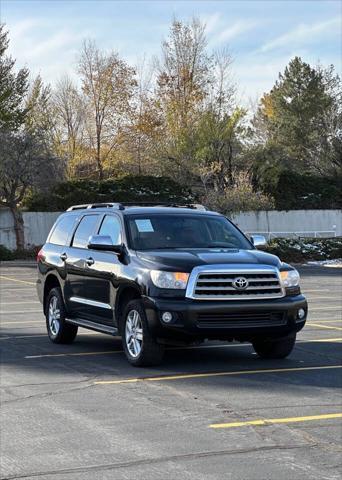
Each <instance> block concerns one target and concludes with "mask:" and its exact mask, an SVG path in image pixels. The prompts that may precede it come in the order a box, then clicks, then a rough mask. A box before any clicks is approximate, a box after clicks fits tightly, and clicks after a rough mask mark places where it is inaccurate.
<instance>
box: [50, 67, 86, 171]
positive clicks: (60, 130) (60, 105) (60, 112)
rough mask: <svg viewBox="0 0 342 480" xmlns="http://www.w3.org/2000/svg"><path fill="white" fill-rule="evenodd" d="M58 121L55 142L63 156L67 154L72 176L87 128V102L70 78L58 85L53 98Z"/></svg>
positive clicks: (65, 77)
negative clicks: (85, 128)
mask: <svg viewBox="0 0 342 480" xmlns="http://www.w3.org/2000/svg"><path fill="white" fill-rule="evenodd" d="M52 103H53V109H54V114H55V119H56V125H55V142H56V143H57V144H58V146H57V149H58V151H59V153H60V154H61V155H63V154H66V157H67V160H68V173H69V175H71V176H72V173H73V168H74V164H75V162H76V160H77V153H78V149H79V148H81V149H82V142H83V140H84V127H85V114H86V108H85V102H84V99H83V97H82V95H81V93H80V92H79V91H78V90H77V87H76V86H75V84H74V83H73V82H72V80H71V79H70V78H69V77H68V76H64V77H63V78H61V79H60V80H59V82H58V83H57V85H56V89H55V91H54V94H53V97H52Z"/></svg>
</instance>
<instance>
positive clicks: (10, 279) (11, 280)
mask: <svg viewBox="0 0 342 480" xmlns="http://www.w3.org/2000/svg"><path fill="white" fill-rule="evenodd" d="M1 278H3V279H5V280H9V281H10V282H17V283H24V284H26V285H35V284H36V282H28V281H26V280H19V279H18V278H11V277H7V276H6V275H0V279H1Z"/></svg>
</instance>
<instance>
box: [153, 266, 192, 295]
mask: <svg viewBox="0 0 342 480" xmlns="http://www.w3.org/2000/svg"><path fill="white" fill-rule="evenodd" d="M151 278H152V282H153V283H154V285H155V286H156V287H159V288H174V289H178V290H181V289H185V288H186V285H187V283H188V279H189V274H188V273H183V272H161V271H159V270H152V271H151Z"/></svg>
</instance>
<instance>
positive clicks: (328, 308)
mask: <svg viewBox="0 0 342 480" xmlns="http://www.w3.org/2000/svg"><path fill="white" fill-rule="evenodd" d="M300 272H301V275H302V290H303V292H304V293H305V294H306V295H307V297H308V300H309V311H310V314H309V320H308V323H307V325H306V327H305V328H304V330H303V331H302V332H300V333H299V335H298V343H297V345H296V348H295V350H294V352H293V353H292V355H291V356H290V357H289V358H288V359H286V360H280V361H279V360H277V361H275V360H260V359H258V357H257V356H256V355H255V354H254V353H253V349H252V347H251V346H250V345H248V344H243V345H240V344H215V343H208V344H205V345H203V346H197V347H191V348H177V349H169V350H168V352H167V355H166V358H165V361H164V363H163V365H161V366H160V367H157V368H150V369H137V368H134V367H132V366H130V365H129V364H128V363H127V361H126V359H125V357H124V354H123V353H122V349H121V343H120V339H119V338H112V337H110V336H105V335H102V334H97V333H92V332H90V331H87V330H83V329H80V330H79V334H78V337H77V340H76V342H75V343H74V344H72V345H53V344H52V343H50V341H49V340H48V338H47V336H46V333H45V323H44V318H43V315H42V309H41V305H40V303H39V302H38V299H37V296H36V291H35V277H36V270H35V268H34V267H28V266H26V267H14V266H2V267H0V301H1V306H0V315H1V338H0V348H1V362H2V368H1V379H0V384H1V437H0V440H1V443H0V453H1V479H3V480H4V479H16V478H25V479H37V478H38V479H40V478H41V479H47V480H49V479H54V480H62V479H63V480H64V479H65V480H69V479H82V480H88V479H89V480H90V479H91V480H93V479H101V480H103V479H135V480H139V479H143V480H153V479H185V480H187V479H206V480H207V479H208V480H209V479H215V480H216V479H222V480H223V479H224V480H227V479H234V480H237V479H241V480H249V479H251V480H252V479H253V480H267V479H276V480H283V479H284V480H285V479H286V480H288V479H294V480H297V479H298V480H299V479H329V480H330V479H336V480H337V479H340V478H341V475H342V472H341V460H342V447H341V440H342V397H341V384H342V381H341V379H342V370H341V368H342V362H341V358H342V356H341V352H342V317H341V311H342V305H341V303H342V302H341V292H342V289H341V287H342V280H341V279H342V277H341V269H338V268H327V267H307V266H304V267H302V268H301V269H300Z"/></svg>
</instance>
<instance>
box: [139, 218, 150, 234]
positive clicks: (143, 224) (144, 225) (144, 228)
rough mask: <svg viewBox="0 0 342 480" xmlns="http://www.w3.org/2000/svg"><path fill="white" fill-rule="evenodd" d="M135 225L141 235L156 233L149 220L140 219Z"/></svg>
mask: <svg viewBox="0 0 342 480" xmlns="http://www.w3.org/2000/svg"><path fill="white" fill-rule="evenodd" d="M135 224H136V226H137V229H138V231H139V232H140V233H142V232H154V230H153V226H152V223H151V220H150V219H149V218H139V219H137V220H135Z"/></svg>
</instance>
